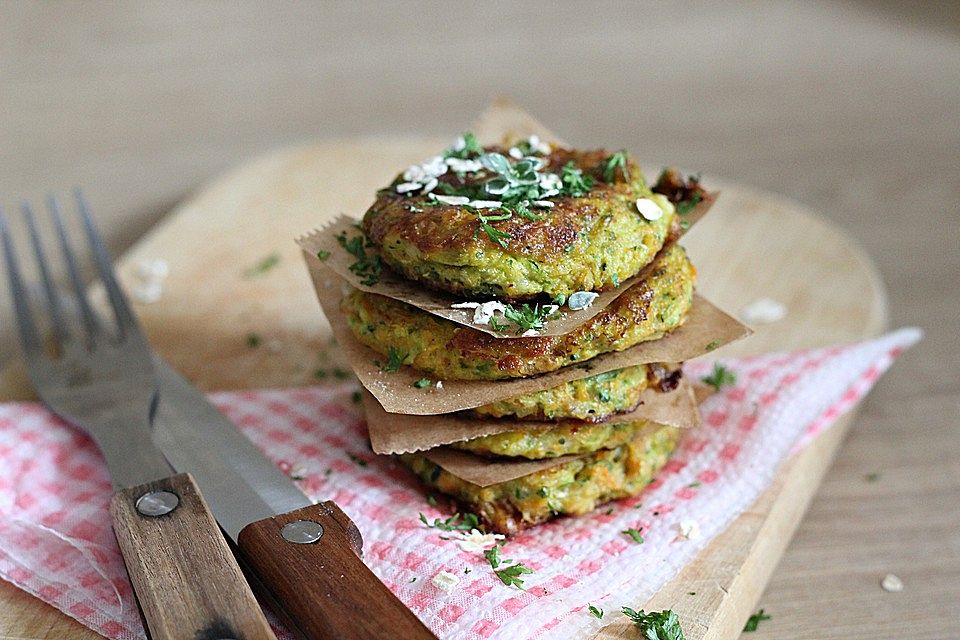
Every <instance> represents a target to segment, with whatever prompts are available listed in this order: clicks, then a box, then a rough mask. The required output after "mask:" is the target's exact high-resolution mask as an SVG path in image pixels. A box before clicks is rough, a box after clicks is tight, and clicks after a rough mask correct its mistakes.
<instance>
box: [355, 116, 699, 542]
mask: <svg viewBox="0 0 960 640" xmlns="http://www.w3.org/2000/svg"><path fill="white" fill-rule="evenodd" d="M702 195H703V193H702V191H701V190H700V187H699V184H698V183H697V181H696V180H687V181H684V180H683V179H682V177H681V176H680V175H679V174H678V173H677V172H675V171H665V172H664V173H663V174H662V175H661V177H660V179H659V180H658V182H657V184H656V185H655V186H654V187H653V188H652V189H651V188H650V187H648V186H647V184H646V182H645V181H644V178H643V176H642V174H641V172H640V169H639V167H638V166H637V164H636V163H635V162H634V161H633V160H632V159H631V158H630V157H629V156H628V155H627V154H626V153H624V152H617V153H610V152H607V151H586V152H583V151H575V150H571V149H565V148H558V147H553V146H550V145H547V144H545V143H543V142H542V141H540V140H538V139H537V138H536V137H535V136H532V137H531V138H529V139H526V140H522V141H518V142H516V143H514V144H512V145H510V144H505V145H502V146H495V147H485V148H484V147H481V146H480V145H479V144H477V142H476V140H475V139H474V138H473V137H472V136H470V135H469V134H467V135H465V136H464V137H462V138H461V139H459V140H458V141H457V143H456V144H455V145H454V146H453V147H451V148H450V149H448V150H446V151H445V152H444V153H443V154H442V155H440V156H437V157H434V158H432V159H430V160H428V161H427V162H425V163H423V164H422V165H415V166H412V167H410V168H409V169H407V171H406V172H404V173H403V174H401V175H400V176H398V177H397V178H396V179H395V180H394V181H393V183H392V184H391V185H390V186H388V187H386V188H384V189H382V190H381V191H379V192H378V194H377V199H376V202H375V203H374V204H373V205H372V206H371V207H370V209H369V210H368V211H367V212H366V214H365V216H364V218H363V223H362V230H363V232H364V234H365V235H366V238H367V242H368V243H369V245H370V246H372V247H373V248H375V249H376V251H378V253H379V256H380V258H381V260H382V261H383V263H384V264H386V265H387V266H389V267H390V268H392V269H393V270H395V271H397V272H398V273H400V274H402V275H403V276H404V277H406V278H408V279H410V280H413V281H416V282H417V283H419V284H422V285H423V286H424V287H427V288H431V289H435V290H438V291H445V292H448V293H452V294H454V295H455V296H457V297H458V298H460V299H462V300H464V301H466V302H467V303H468V305H469V306H472V307H475V308H476V311H475V316H474V321H475V322H477V323H483V324H487V325H489V328H492V329H493V331H494V332H496V333H498V334H499V335H491V334H489V333H487V332H484V331H480V330H478V329H474V328H471V327H467V326H464V325H460V324H457V323H455V322H452V321H449V320H446V319H443V318H440V317H438V316H435V315H432V314H430V313H428V312H426V311H423V310H421V309H419V308H417V307H414V306H412V305H409V304H406V303H404V302H400V301H398V300H394V299H392V298H388V297H384V296H380V295H376V294H373V293H366V292H362V291H359V290H354V291H352V292H351V293H350V294H349V295H347V296H346V297H345V298H344V300H343V302H342V305H341V307H342V310H343V312H344V313H345V315H346V317H347V321H348V324H349V326H350V328H351V330H352V332H353V334H354V335H355V336H356V338H357V339H358V340H359V341H360V342H361V343H363V344H365V345H367V346H368V347H370V348H371V349H373V350H375V351H377V352H378V353H380V354H383V355H384V356H385V357H390V358H397V357H399V358H400V359H401V360H402V363H403V364H405V365H409V366H411V367H413V368H414V369H417V370H419V371H421V372H423V374H424V376H425V380H427V381H430V383H431V386H430V388H429V389H426V390H425V392H427V393H442V392H443V391H442V383H441V385H439V386H440V387H441V388H439V389H438V388H436V387H437V385H436V382H435V381H437V380H439V381H443V380H487V381H491V384H496V382H494V381H499V380H506V379H511V378H519V377H526V376H535V375H538V374H542V373H546V372H549V371H555V370H557V369H560V368H562V367H568V366H582V365H583V363H585V362H587V361H589V360H590V359H591V358H593V357H595V356H598V355H601V354H604V353H608V352H611V351H621V350H623V349H627V348H629V347H631V346H634V345H636V344H638V343H641V342H644V341H649V340H657V339H659V338H661V337H663V336H664V335H665V334H666V333H667V332H669V331H671V330H672V329H675V328H676V327H678V326H679V325H680V324H682V323H683V322H684V320H685V318H686V316H687V313H688V311H689V310H690V307H691V304H692V302H693V288H694V280H695V275H696V272H695V270H694V268H693V266H692V265H691V264H690V261H689V260H688V259H687V256H686V253H685V252H684V250H683V248H682V247H680V246H679V245H678V244H676V243H675V240H676V239H677V238H678V237H679V234H680V224H681V223H680V217H679V216H678V214H677V211H678V209H679V210H680V211H681V212H682V211H684V210H685V209H689V208H692V206H693V205H695V204H696V203H697V202H698V201H699V200H700V199H701V198H702ZM641 271H642V272H643V273H642V278H641V279H639V280H637V281H635V282H631V283H629V284H630V286H629V288H627V289H625V290H624V291H623V292H622V293H621V294H620V295H619V296H618V297H616V299H615V300H614V301H613V302H611V303H610V304H609V305H608V306H607V307H606V308H604V309H603V310H602V311H600V312H599V313H597V314H596V315H594V316H593V317H592V318H590V319H589V320H587V321H586V322H585V323H583V324H581V325H579V326H577V327H575V328H574V329H573V330H572V331H570V332H569V333H566V334H565V335H559V336H543V335H539V332H540V331H542V330H543V323H544V322H545V321H546V320H548V319H549V318H550V316H551V315H552V314H554V313H557V312H558V311H559V310H560V309H561V308H562V307H564V306H567V307H569V308H571V309H578V308H582V307H584V306H585V305H589V304H590V303H591V302H592V300H593V299H594V298H595V295H594V293H595V292H600V291H606V290H609V289H614V288H618V287H620V286H621V283H624V282H626V281H627V280H628V279H629V278H632V277H634V276H636V275H637V274H638V273H640V272H641ZM490 301H496V302H497V303H499V304H492V305H489V304H488V305H482V303H485V302H490ZM583 368H584V369H585V371H584V375H585V376H589V377H584V378H581V379H577V380H573V381H571V382H567V383H565V384H562V385H560V386H557V387H553V388H549V389H545V390H543V391H538V392H535V393H529V394H525V395H521V396H516V397H512V398H508V399H505V400H501V401H499V402H494V403H492V404H488V405H484V406H480V407H477V408H475V409H472V410H470V411H469V412H468V413H469V415H470V416H471V417H472V418H474V419H476V420H500V421H504V420H506V421H509V420H514V421H516V420H521V419H522V420H523V421H525V422H527V423H529V421H537V422H540V423H542V428H537V429H535V430H529V429H526V430H515V431H507V432H504V433H498V434H496V435H489V436H483V437H479V438H476V439H473V440H469V441H465V442H459V443H455V444H454V445H453V446H454V447H456V448H459V449H463V450H466V451H469V452H472V453H473V454H476V455H479V456H488V457H499V458H502V457H506V458H514V459H544V458H553V457H558V456H565V455H570V454H580V457H576V458H574V459H570V460H568V461H566V462H562V463H560V464H558V465H556V466H553V467H551V468H549V469H546V470H543V471H539V472H536V473H533V474H529V475H526V476H523V477H521V478H518V479H515V480H509V481H506V482H501V483H499V484H494V485H491V486H487V487H479V486H477V485H474V484H471V483H469V482H466V481H464V480H462V479H460V478H458V477H456V476H454V475H453V474H451V473H448V472H447V471H445V470H444V469H442V468H441V467H439V466H437V465H435V464H434V463H432V462H430V461H429V460H428V459H427V458H425V457H424V456H422V455H419V454H405V455H403V456H401V459H402V460H403V462H404V463H405V464H406V465H408V466H409V467H410V468H411V469H413V471H414V472H415V473H417V475H418V476H419V477H420V478H421V479H422V480H423V481H424V482H425V483H427V484H428V485H429V486H431V487H433V488H435V489H436V490H438V491H440V492H443V493H445V494H448V495H450V496H453V497H454V498H455V499H456V500H457V501H459V502H460V503H461V504H463V505H464V507H465V508H467V509H469V510H471V511H473V512H474V513H476V514H477V515H478V516H479V517H480V518H481V520H483V521H484V522H485V523H486V524H487V526H488V527H489V528H490V529H492V530H495V531H499V532H505V533H511V532H515V531H518V530H520V529H522V528H524V527H526V526H530V525H532V524H536V523H539V522H543V521H544V520H547V519H549V518H550V517H552V516H554V515H559V514H581V513H585V512H587V511H590V510H592V509H593V508H595V507H596V506H597V505H599V504H602V503H604V502H607V501H609V500H613V499H616V498H621V497H624V496H628V495H632V494H635V493H637V492H639V491H640V490H641V489H642V488H643V487H644V486H646V485H647V484H648V483H649V482H650V480H651V479H652V478H653V475H654V474H655V473H656V472H657V470H659V469H660V468H661V467H662V466H663V464H664V462H665V461H666V460H667V458H668V456H669V455H670V454H671V453H672V451H673V449H674V448H675V446H676V444H677V441H678V439H679V430H678V429H677V428H675V427H670V426H664V425H659V424H654V423H651V422H649V421H646V420H643V419H638V420H636V421H628V422H622V421H620V422H616V423H609V422H607V420H608V419H609V418H611V417H612V416H614V415H616V414H619V413H626V412H631V411H633V410H634V409H635V408H636V407H637V404H638V402H639V395H640V393H641V392H642V391H643V390H644V389H647V388H654V389H656V390H657V391H660V392H669V391H671V390H673V389H674V388H675V387H676V386H677V384H678V382H679V379H680V376H681V375H682V373H681V372H680V369H679V367H678V366H676V365H669V364H659V363H658V364H645V365H637V366H631V367H627V368H624V369H619V370H615V371H609V372H605V373H600V374H598V375H592V376H590V375H589V373H588V371H589V367H583Z"/></svg>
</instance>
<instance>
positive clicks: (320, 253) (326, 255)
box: [317, 249, 330, 260]
mask: <svg viewBox="0 0 960 640" xmlns="http://www.w3.org/2000/svg"><path fill="white" fill-rule="evenodd" d="M317 257H318V258H320V259H321V260H326V259H327V258H329V257H330V252H329V251H325V250H323V249H320V251H317Z"/></svg>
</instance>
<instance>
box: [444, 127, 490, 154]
mask: <svg viewBox="0 0 960 640" xmlns="http://www.w3.org/2000/svg"><path fill="white" fill-rule="evenodd" d="M481 153H483V147H482V146H480V142H479V141H478V140H477V136H475V135H473V134H472V133H470V132H469V131H467V132H465V133H464V134H463V148H462V149H453V148H450V149H447V150H446V151H444V152H443V157H444V158H460V159H461V160H466V159H467V158H470V157H473V156H477V155H480V154H481Z"/></svg>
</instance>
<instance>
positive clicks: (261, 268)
mask: <svg viewBox="0 0 960 640" xmlns="http://www.w3.org/2000/svg"><path fill="white" fill-rule="evenodd" d="M278 264H280V254H279V253H276V252H274V253H271V254H270V255H268V256H266V257H264V258H262V259H261V260H260V261H259V262H257V263H256V264H254V265H251V266H249V267H247V268H246V269H244V271H243V277H244V278H253V277H256V276H261V275H263V274H265V273H266V272H267V271H270V269H273V268H274V267H275V266H277V265H278Z"/></svg>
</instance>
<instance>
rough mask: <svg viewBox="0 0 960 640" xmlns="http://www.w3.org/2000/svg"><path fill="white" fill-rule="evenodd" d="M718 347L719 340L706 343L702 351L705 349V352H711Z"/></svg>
mask: <svg viewBox="0 0 960 640" xmlns="http://www.w3.org/2000/svg"><path fill="white" fill-rule="evenodd" d="M719 346H720V341H719V340H713V341H712V342H708V343H707V346H706V347H704V349H706V350H707V351H713V350H714V349H716V348H718V347H719Z"/></svg>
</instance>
